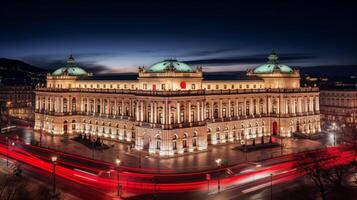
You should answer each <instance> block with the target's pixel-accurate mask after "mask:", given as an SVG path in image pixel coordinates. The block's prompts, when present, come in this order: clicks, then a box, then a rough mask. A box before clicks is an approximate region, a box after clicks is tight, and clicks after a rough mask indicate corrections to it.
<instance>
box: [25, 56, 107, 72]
mask: <svg viewBox="0 0 357 200" xmlns="http://www.w3.org/2000/svg"><path fill="white" fill-rule="evenodd" d="M76 55H77V56H78V55H79V56H80V57H86V56H88V57H90V55H94V54H93V53H90V54H89V53H84V54H76ZM96 55H104V54H96ZM53 57H54V56H28V57H25V58H23V60H24V61H26V62H28V63H30V64H32V65H35V66H38V67H41V68H44V69H47V70H49V71H54V70H56V69H58V68H60V67H63V66H65V65H66V59H65V58H64V59H57V58H58V57H61V56H56V58H53ZM77 65H78V66H79V67H81V68H83V69H85V70H87V71H88V72H91V73H94V74H100V73H105V72H110V71H111V69H110V68H109V67H107V66H104V65H98V64H97V63H96V62H92V61H89V60H84V61H83V60H82V61H80V62H79V61H77Z"/></svg>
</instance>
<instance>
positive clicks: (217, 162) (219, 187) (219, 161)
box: [216, 158, 222, 193]
mask: <svg viewBox="0 0 357 200" xmlns="http://www.w3.org/2000/svg"><path fill="white" fill-rule="evenodd" d="M221 162H222V159H220V158H218V159H216V164H217V166H218V167H219V168H220V167H221ZM219 192H221V179H220V177H219V172H218V193H219Z"/></svg>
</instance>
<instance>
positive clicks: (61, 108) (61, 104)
mask: <svg viewBox="0 0 357 200" xmlns="http://www.w3.org/2000/svg"><path fill="white" fill-rule="evenodd" d="M60 106H61V107H60V110H61V113H63V97H61V103H60Z"/></svg>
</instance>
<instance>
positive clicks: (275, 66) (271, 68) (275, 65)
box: [253, 52, 294, 74]
mask: <svg viewBox="0 0 357 200" xmlns="http://www.w3.org/2000/svg"><path fill="white" fill-rule="evenodd" d="M278 58H279V57H278V55H276V53H275V52H272V53H271V54H270V55H269V56H268V62H267V63H266V64H263V65H260V66H258V67H256V68H255V69H254V70H253V73H254V74H271V73H273V72H276V71H278V72H280V73H283V74H292V73H294V70H292V69H291V68H290V67H289V66H287V65H283V64H279V62H278Z"/></svg>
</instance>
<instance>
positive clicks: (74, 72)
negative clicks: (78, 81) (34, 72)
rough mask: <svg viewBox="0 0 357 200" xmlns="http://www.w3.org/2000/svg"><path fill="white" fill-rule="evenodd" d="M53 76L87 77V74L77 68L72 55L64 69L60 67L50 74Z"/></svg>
mask: <svg viewBox="0 0 357 200" xmlns="http://www.w3.org/2000/svg"><path fill="white" fill-rule="evenodd" d="M52 75H53V76H62V75H67V76H87V75H88V73H87V71H85V70H84V69H82V68H80V67H77V66H76V62H75V60H74V58H73V56H72V55H70V57H69V58H68V60H67V64H66V66H65V67H61V68H59V69H57V70H55V71H54V72H53V73H52Z"/></svg>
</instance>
